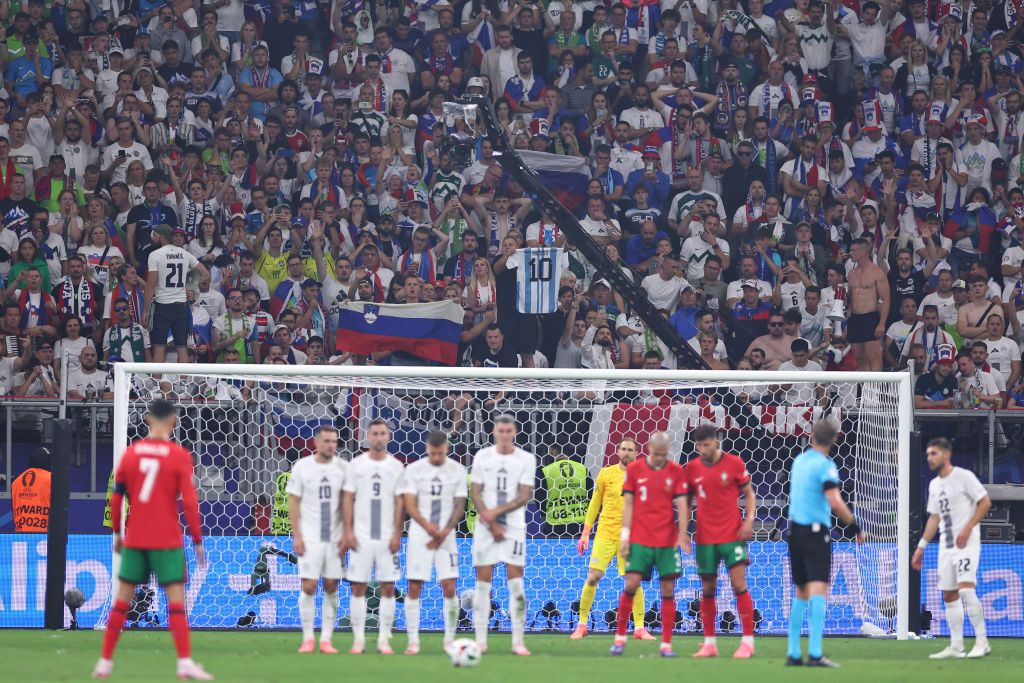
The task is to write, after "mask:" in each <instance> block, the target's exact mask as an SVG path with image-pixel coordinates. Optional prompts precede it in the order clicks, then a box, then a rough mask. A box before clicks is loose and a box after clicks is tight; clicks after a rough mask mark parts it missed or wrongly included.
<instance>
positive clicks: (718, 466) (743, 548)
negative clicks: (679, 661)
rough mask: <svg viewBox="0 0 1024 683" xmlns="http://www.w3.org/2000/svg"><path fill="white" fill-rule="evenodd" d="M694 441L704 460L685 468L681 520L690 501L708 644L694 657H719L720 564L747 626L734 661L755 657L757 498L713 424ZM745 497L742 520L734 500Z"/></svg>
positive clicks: (687, 515) (696, 433)
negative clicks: (752, 584)
mask: <svg viewBox="0 0 1024 683" xmlns="http://www.w3.org/2000/svg"><path fill="white" fill-rule="evenodd" d="M693 442H694V444H695V445H696V447H697V453H698V454H699V456H700V457H697V458H694V459H693V460H690V462H688V463H686V491H687V499H686V503H685V504H684V508H683V510H684V511H683V513H682V514H681V516H680V519H682V520H683V523H682V524H681V526H682V528H683V529H686V527H687V526H689V522H690V500H691V499H695V500H696V503H697V533H696V534H695V540H696V541H697V553H696V554H697V573H698V574H700V582H701V587H702V588H703V599H702V600H701V601H700V618H701V621H702V622H704V644H703V645H702V646H701V648H700V650H698V651H697V653H696V654H695V655H694V657H717V656H718V646H717V644H716V643H715V623H716V621H717V619H718V616H717V614H716V611H715V589H716V587H717V583H718V563H719V562H725V566H726V567H728V568H729V581H730V582H731V583H732V591H733V593H734V594H735V595H736V611H737V612H739V613H740V623H741V624H742V625H743V639H742V640H741V641H740V646H739V648H737V650H736V653H735V654H734V655H733V657H736V658H737V659H749V658H750V657H753V656H754V602H753V600H751V599H750V592H749V591H748V590H747V576H746V568H747V564H749V562H750V561H749V559H748V558H747V545H746V541H748V540H750V538H751V537H752V536H753V535H754V515H755V514H756V511H757V497H756V496H755V495H754V487H753V486H751V484H750V474H749V473H747V466H746V465H745V464H744V463H743V460H742V459H741V458H740V457H739V456H738V455H733V454H732V453H724V452H723V451H722V449H721V448H719V444H718V433H717V432H716V430H715V428H714V427H713V426H711V425H701V426H700V427H697V429H696V430H695V431H694V433H693ZM741 494H742V495H743V501H744V507H745V508H746V517H742V516H740V508H739V505H737V503H736V501H737V499H738V498H739V497H740V495H741Z"/></svg>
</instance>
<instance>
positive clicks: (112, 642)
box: [101, 600, 131, 659]
mask: <svg viewBox="0 0 1024 683" xmlns="http://www.w3.org/2000/svg"><path fill="white" fill-rule="evenodd" d="M130 607H131V606H130V605H129V604H128V603H127V602H125V601H124V600H115V601H114V606H113V607H112V608H111V609H110V616H108V617H107V628H106V630H105V631H104V632H103V650H102V652H101V654H102V655H103V659H113V658H114V650H115V649H116V648H117V639H118V638H120V637H121V631H122V629H124V617H125V615H126V614H128V610H129V608H130Z"/></svg>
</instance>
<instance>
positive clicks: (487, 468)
mask: <svg viewBox="0 0 1024 683" xmlns="http://www.w3.org/2000/svg"><path fill="white" fill-rule="evenodd" d="M536 471H537V456H535V455H534V454H533V453H527V452H526V451H524V450H523V449H521V448H518V447H517V448H516V449H515V450H513V451H512V452H511V453H507V454H504V455H502V454H500V453H498V449H497V448H495V447H494V446H487V447H486V448H481V449H480V450H479V451H477V452H476V456H475V457H474V458H473V468H472V470H471V473H470V478H471V480H472V482H473V484H482V485H483V487H484V489H483V497H484V505H486V506H487V507H488V508H493V507H497V506H498V505H504V504H505V503H507V502H508V501H510V500H512V499H513V498H515V497H516V493H517V492H518V490H519V487H520V486H530V487H532V486H533V484H534V476H535V475H536ZM503 517H504V519H499V520H498V523H499V524H502V525H504V526H505V527H506V528H507V529H508V530H509V531H521V530H525V529H526V506H525V505H524V506H523V507H521V508H519V509H518V510H513V511H512V512H509V513H508V514H506V515H504V516H503Z"/></svg>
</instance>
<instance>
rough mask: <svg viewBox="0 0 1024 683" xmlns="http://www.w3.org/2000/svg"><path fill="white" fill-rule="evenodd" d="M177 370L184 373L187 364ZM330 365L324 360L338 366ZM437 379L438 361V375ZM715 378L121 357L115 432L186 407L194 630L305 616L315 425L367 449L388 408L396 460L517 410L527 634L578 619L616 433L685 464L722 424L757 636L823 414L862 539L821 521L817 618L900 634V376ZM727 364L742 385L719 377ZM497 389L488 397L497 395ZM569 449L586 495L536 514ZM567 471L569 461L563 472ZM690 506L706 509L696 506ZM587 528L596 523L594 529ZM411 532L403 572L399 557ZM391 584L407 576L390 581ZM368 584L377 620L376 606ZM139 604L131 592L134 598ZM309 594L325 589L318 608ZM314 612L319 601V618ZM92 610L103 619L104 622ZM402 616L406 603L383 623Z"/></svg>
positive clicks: (692, 598)
mask: <svg viewBox="0 0 1024 683" xmlns="http://www.w3.org/2000/svg"><path fill="white" fill-rule="evenodd" d="M180 367H181V366H179V368H180ZM330 371H332V372H336V371H337V369H331V370H330ZM439 374H440V373H439ZM723 377H728V378H729V379H722V380H719V381H704V380H701V381H680V380H677V379H673V380H669V379H661V378H660V377H659V373H651V379H641V380H637V379H635V378H634V379H629V380H596V379H589V378H588V375H587V374H586V372H585V371H584V372H581V373H579V374H578V376H576V375H574V376H573V377H572V378H571V379H564V378H557V379H556V378H550V379H549V378H543V379H538V378H535V376H532V377H517V378H514V379H503V378H495V377H489V376H488V370H486V369H480V370H479V372H478V373H476V374H474V375H472V376H463V377H459V378H451V377H445V376H437V377H417V378H415V379H409V378H402V377H397V376H396V377H364V376H327V375H325V376H315V377H314V376H305V375H298V374H296V375H295V376H265V375H264V376H260V375H257V376H253V375H251V374H245V373H244V372H243V373H239V374H232V370H231V368H230V367H229V366H218V370H217V371H216V372H215V373H213V374H211V373H203V374H201V375H200V374H177V375H167V374H165V375H162V376H154V375H148V374H142V373H138V372H134V371H133V370H132V369H131V368H129V369H128V379H129V383H128V384H129V387H130V390H129V392H128V400H127V404H126V405H119V409H120V410H123V411H125V412H126V419H122V420H121V422H120V428H121V429H122V431H123V430H124V429H125V423H126V424H127V427H126V428H127V433H126V434H124V435H123V437H126V438H125V440H124V443H127V444H130V443H132V442H133V441H135V440H136V439H139V438H141V437H143V436H145V433H146V427H145V424H144V416H145V412H146V408H147V404H148V402H149V401H150V400H151V399H152V398H154V397H157V396H164V395H169V396H171V397H173V398H174V399H175V400H176V401H177V403H178V405H179V423H178V428H177V434H176V438H177V439H178V440H179V441H180V442H181V443H182V444H183V445H184V446H186V447H187V448H189V449H191V451H192V452H193V454H194V457H195V463H196V467H195V472H196V478H197V484H198V488H199V498H200V505H201V512H202V519H203V527H204V533H205V534H206V535H207V537H208V538H207V541H206V543H205V546H206V552H207V563H206V566H205V568H202V569H200V568H197V567H195V562H194V555H193V553H192V551H191V549H190V548H189V549H188V552H187V556H188V558H189V559H188V562H189V565H190V567H189V568H190V583H189V587H188V609H189V618H190V621H191V623H192V625H193V626H195V627H199V628H239V627H240V628H298V627H299V614H298V608H297V599H296V598H297V595H298V590H299V578H298V574H297V569H298V568H297V565H296V564H295V562H294V560H295V557H294V556H293V555H291V554H290V551H291V537H290V535H289V534H290V525H289V523H288V516H287V496H286V495H285V493H284V488H285V484H286V483H287V477H288V472H289V469H290V466H291V464H292V463H293V462H295V460H296V459H298V458H300V457H303V456H305V455H307V454H308V453H310V452H311V449H312V444H313V436H312V435H313V430H314V429H315V428H316V427H317V426H318V425H320V424H332V425H335V426H336V427H338V428H339V430H340V432H341V442H340V447H339V450H340V451H341V455H342V457H344V458H346V459H350V458H351V457H353V455H354V454H357V453H358V452H359V451H360V449H361V447H362V446H363V445H364V443H363V435H364V434H365V431H366V426H367V425H368V423H369V421H370V420H372V419H374V418H378V417H380V418H384V419H385V420H387V421H388V423H389V425H390V427H391V432H392V441H391V444H390V446H389V448H390V450H391V452H392V453H393V454H394V455H395V456H396V457H398V458H399V459H400V460H401V461H403V462H405V463H409V462H412V461H413V460H415V459H417V458H419V457H421V456H422V455H423V453H424V445H423V444H424V439H425V436H426V434H427V432H428V431H429V430H432V429H440V430H442V431H445V432H446V433H448V434H449V435H450V440H451V443H452V457H454V458H457V459H458V460H460V461H461V462H462V463H463V464H465V465H466V466H467V467H469V466H470V465H471V463H472V458H473V454H474V453H475V452H476V451H477V450H478V449H479V448H481V447H483V446H485V445H487V444H488V443H489V438H490V430H491V421H492V419H493V416H494V415H496V414H497V413H499V412H500V413H507V414H511V415H513V416H514V417H515V418H516V420H517V422H518V424H519V429H518V437H517V441H518V443H519V445H520V446H521V447H522V448H524V449H527V450H529V451H531V452H533V453H535V454H536V456H537V460H538V473H537V489H536V491H535V495H534V500H533V501H532V502H531V503H530V505H529V508H528V511H527V519H528V524H529V529H528V546H527V568H526V587H527V590H526V592H527V598H528V601H529V605H528V607H529V618H528V621H527V627H528V629H530V630H537V631H545V630H547V631H568V630H571V629H572V628H574V627H575V625H576V623H577V621H578V618H579V603H578V600H579V595H580V589H581V587H582V585H583V580H584V578H585V576H586V575H587V570H588V564H589V557H587V556H580V555H579V553H578V552H577V539H578V537H579V533H580V529H581V526H582V524H581V522H582V521H583V514H584V513H585V510H586V502H587V501H588V500H589V497H590V492H591V490H592V488H593V482H594V478H595V477H596V476H597V474H598V472H599V470H600V469H601V468H602V467H605V466H609V465H614V464H616V455H615V452H616V445H617V443H618V442H619V441H620V440H621V439H623V438H625V437H631V438H633V439H635V440H636V441H637V443H638V446H639V448H640V451H641V452H642V451H643V449H644V446H645V444H646V442H647V439H648V437H649V435H650V434H652V433H653V432H656V431H665V432H668V433H669V435H670V436H671V437H672V440H673V441H672V443H673V448H672V451H671V457H672V458H673V459H675V460H677V461H680V462H685V461H686V460H688V459H690V458H691V457H694V449H693V444H692V442H691V441H690V435H691V434H692V432H693V430H694V429H695V428H696V427H697V426H698V425H700V424H705V423H711V424H714V425H716V426H717V427H718V428H719V430H720V431H719V434H720V438H721V440H722V446H723V449H724V450H726V451H729V452H732V453H735V454H737V455H739V456H741V457H742V458H743V460H744V461H746V463H747V467H748V469H749V471H750V473H751V476H752V480H753V485H754V489H755V491H756V493H757V498H758V510H757V519H756V522H755V525H754V539H753V541H751V543H750V544H749V555H750V561H751V564H750V566H749V569H748V584H749V587H750V591H751V594H752V596H753V599H754V606H755V609H756V610H757V614H756V616H757V627H758V632H760V633H782V632H784V631H785V630H786V627H787V619H788V605H789V598H790V595H791V592H792V582H791V579H790V571H789V564H788V556H787V552H786V545H785V534H786V526H787V524H786V517H787V509H788V488H789V486H788V484H789V480H788V472H789V468H790V464H791V462H792V460H793V458H794V457H795V456H796V455H797V454H799V453H800V452H802V451H803V450H804V449H805V448H807V447H808V436H809V432H810V428H811V425H812V424H813V423H814V422H815V421H816V420H818V419H820V418H821V417H822V416H825V415H829V416H832V417H833V418H835V419H837V420H838V421H839V423H840V424H841V426H842V436H841V438H840V441H839V443H838V445H837V447H836V448H835V449H834V451H833V459H834V461H835V463H836V465H837V466H838V468H839V472H840V477H841V479H842V482H843V483H842V491H843V494H844V497H845V498H846V499H847V500H849V501H851V503H852V505H853V506H854V509H855V511H856V513H857V515H858V517H859V518H860V520H861V524H862V526H863V528H864V529H865V531H866V532H867V534H868V537H869V542H868V543H866V544H864V545H857V544H855V543H853V542H852V539H851V538H850V537H849V536H848V535H847V536H844V535H843V533H842V531H841V530H834V531H833V538H834V539H835V540H836V541H837V543H836V545H835V546H834V550H833V564H832V572H833V580H832V586H831V590H830V598H829V606H828V614H827V620H826V631H827V632H828V633H832V634H844V633H857V632H860V631H861V629H862V627H863V625H864V624H872V625H874V626H877V627H878V628H880V629H882V630H883V631H887V632H888V631H892V630H893V629H894V628H895V614H896V603H897V600H896V595H897V578H896V577H897V526H898V524H897V514H896V510H897V462H898V443H897V434H898V429H899V409H900V406H899V387H898V385H897V384H896V383H895V382H864V381H856V380H855V378H856V375H853V376H844V375H837V377H852V378H854V379H842V380H836V381H832V382H827V383H815V382H807V381H803V382H797V383H792V384H776V385H772V384H766V383H764V382H758V381H756V379H757V375H756V373H754V374H748V375H745V376H743V375H737V374H736V373H725V374H723ZM733 377H739V378H741V379H732V378H733ZM494 401H496V404H495V403H492V402H494ZM561 458H567V459H569V460H573V461H576V462H578V463H582V464H583V465H585V467H586V470H587V474H588V477H587V482H586V487H587V490H586V491H583V492H582V493H581V495H580V496H579V497H578V499H577V500H576V501H575V503H574V504H570V505H561V506H556V507H554V508H550V509H549V507H548V500H549V498H552V496H549V495H548V494H549V490H548V489H549V488H552V484H553V486H554V487H555V488H557V487H560V486H563V485H568V481H567V480H566V479H565V478H564V477H563V478H562V479H561V480H559V479H558V476H559V475H558V472H559V471H561V468H557V467H556V468H551V469H549V470H548V472H553V473H554V479H552V478H551V477H546V476H545V475H544V472H543V471H542V468H543V467H544V466H546V465H549V464H550V463H552V462H555V461H556V460H558V459H561ZM570 469H571V468H570ZM697 503H698V505H697V507H698V515H699V501H697ZM474 522H475V515H474V514H473V512H472V510H470V513H469V515H468V516H467V520H466V521H465V522H464V523H463V524H462V526H461V527H460V529H459V530H458V536H459V542H458V543H459V550H460V578H459V581H458V591H459V595H460V597H461V601H462V606H463V610H462V615H461V616H462V618H463V621H462V624H461V626H462V627H465V628H468V627H469V626H470V622H469V617H470V603H471V597H470V596H471V595H472V588H473V583H474V577H473V569H472V566H471V564H472V563H471V559H470V548H471V543H472V538H471V536H472V530H473V528H474ZM598 524H600V522H599V523H598ZM404 553H405V550H404V540H403V550H402V557H401V559H402V566H403V568H404V566H405V557H404ZM493 585H494V598H493V607H494V610H493V615H492V623H491V626H492V628H494V629H496V630H505V629H507V628H509V619H508V613H507V609H508V591H507V586H506V584H505V580H504V572H503V571H501V570H499V571H497V572H496V574H495V580H494V584H493ZM621 587H622V579H621V578H620V577H619V575H618V573H617V571H616V563H615V561H614V560H612V563H611V564H610V565H609V566H608V570H607V573H606V576H605V579H604V580H603V581H602V582H601V583H600V585H599V586H598V591H597V598H596V600H595V603H594V607H593V611H592V613H591V618H590V623H589V626H590V628H591V629H592V630H594V631H598V632H601V631H605V630H608V629H609V628H610V627H613V624H614V613H613V610H614V608H615V606H616V602H617V596H618V593H619V592H620V591H621ZM152 588H153V590H152V593H151V594H148V595H146V596H144V597H146V598H148V600H147V601H146V602H143V603H141V604H139V605H138V607H139V609H138V612H139V613H140V614H141V619H140V620H139V621H138V622H137V623H138V625H143V626H144V625H147V624H166V620H165V618H164V611H165V605H163V604H162V600H163V597H162V595H161V594H160V592H159V591H157V590H156V589H155V586H153V587H152ZM645 590H646V596H647V598H646V605H645V607H646V609H647V611H648V614H649V616H648V622H649V625H650V626H652V627H656V626H657V625H658V624H657V622H658V620H657V619H656V618H655V617H654V614H656V612H655V610H657V608H658V605H657V601H658V590H657V587H656V585H653V584H645ZM399 591H400V595H403V594H404V591H405V585H404V581H403V582H402V583H400V584H399ZM676 591H677V592H676V604H677V605H678V610H679V614H678V616H677V630H679V631H693V630H696V629H698V628H700V625H699V623H698V620H699V605H698V601H699V598H700V580H699V577H698V576H697V574H696V565H695V562H694V559H693V557H692V556H687V557H684V561H683V575H682V576H681V577H680V579H679V580H678V582H677V589H676ZM348 595H349V593H348V588H347V586H344V587H343V588H342V590H341V607H340V609H339V615H340V624H339V626H340V627H342V628H344V627H345V626H347V624H348V620H347V614H348ZM376 596H377V590H376V586H374V585H372V584H371V590H370V599H369V611H370V626H371V627H372V626H373V615H374V611H375V608H376V604H377V599H376ZM140 597H143V596H140ZM318 604H319V601H318ZM718 614H719V618H720V620H721V622H720V623H719V624H718V629H719V631H720V632H726V633H728V632H730V631H731V632H733V633H738V632H739V625H738V618H737V617H735V615H736V614H737V612H736V607H735V599H734V596H733V594H732V590H731V588H730V587H729V582H728V578H727V574H726V570H725V568H724V567H722V568H720V581H719V590H718ZM317 620H318V622H319V613H318V615H317ZM421 620H422V628H423V629H424V630H430V629H440V628H441V627H442V614H441V591H440V587H439V586H438V585H436V584H429V585H427V586H425V587H424V592H423V597H422V617H421ZM104 621H105V619H101V620H100V623H101V624H102V622H104ZM403 624H404V614H403V610H402V608H401V598H400V606H399V610H398V615H397V620H396V627H397V628H398V629H401V628H402V627H403Z"/></svg>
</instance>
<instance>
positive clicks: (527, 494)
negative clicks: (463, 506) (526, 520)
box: [488, 482, 533, 517]
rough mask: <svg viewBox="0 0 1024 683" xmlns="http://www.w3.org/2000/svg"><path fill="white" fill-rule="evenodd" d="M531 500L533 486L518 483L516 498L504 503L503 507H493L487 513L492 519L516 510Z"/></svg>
mask: <svg viewBox="0 0 1024 683" xmlns="http://www.w3.org/2000/svg"><path fill="white" fill-rule="evenodd" d="M531 498H533V484H523V483H521V482H520V484H519V487H518V488H517V489H516V497H515V498H513V499H512V500H510V501H509V502H507V503H505V504H504V505H498V506H497V507H493V508H491V509H490V510H488V512H489V513H490V514H491V516H492V517H500V516H501V515H504V514H506V513H508V512H512V511H513V510H518V509H519V508H521V507H523V506H524V505H526V504H527V503H529V502H530V499H531Z"/></svg>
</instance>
